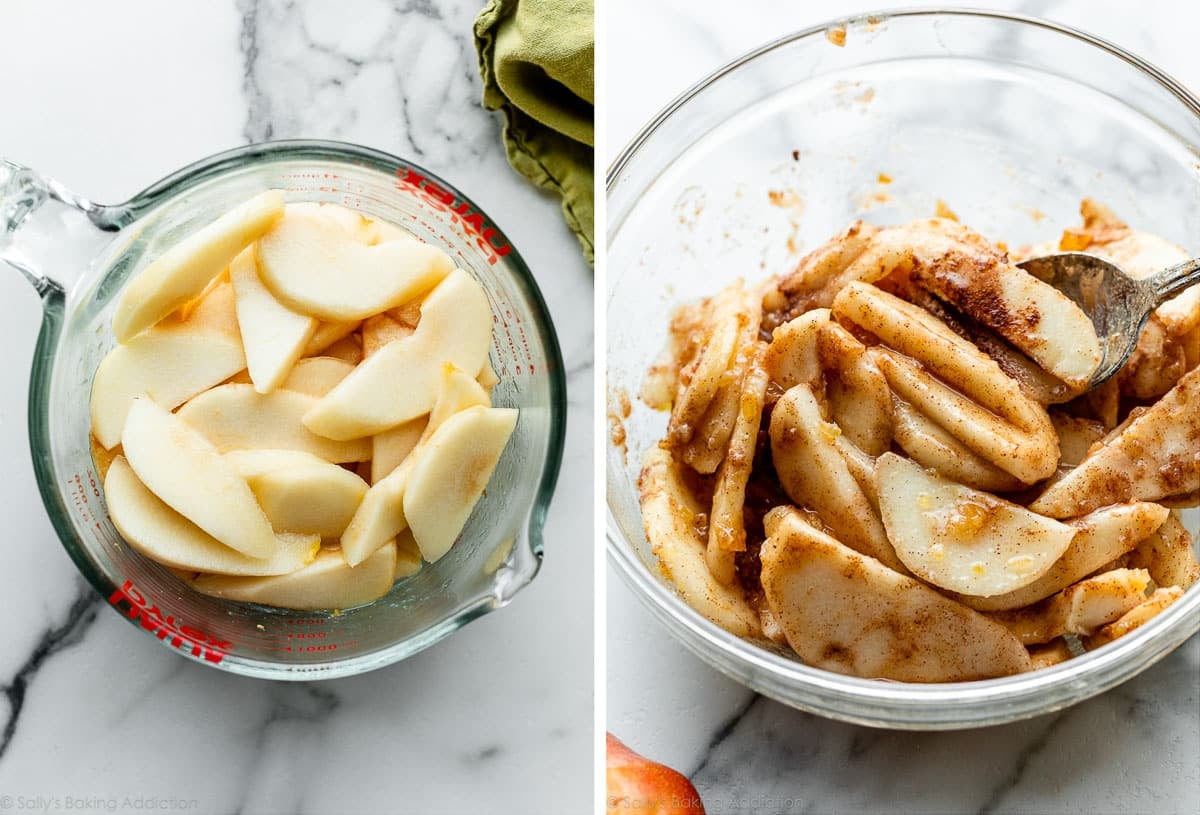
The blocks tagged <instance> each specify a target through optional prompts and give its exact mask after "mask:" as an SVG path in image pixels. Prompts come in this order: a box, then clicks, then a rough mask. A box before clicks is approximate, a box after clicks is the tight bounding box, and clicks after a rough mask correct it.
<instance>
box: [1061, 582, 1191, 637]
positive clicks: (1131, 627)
mask: <svg viewBox="0 0 1200 815" xmlns="http://www.w3.org/2000/svg"><path fill="white" fill-rule="evenodd" d="M1180 597H1183V589H1181V588H1180V587H1179V586H1168V587H1166V588H1162V589H1155V591H1154V593H1153V594H1151V595H1150V596H1149V597H1147V598H1146V599H1145V600H1143V601H1142V602H1140V603H1138V604H1137V605H1136V606H1134V607H1133V608H1131V609H1130V610H1129V611H1127V612H1125V613H1124V614H1122V615H1121V616H1120V617H1119V618H1118V619H1117V621H1116V622H1111V623H1109V624H1108V625H1106V626H1103V627H1101V628H1100V630H1099V631H1097V632H1096V633H1095V634H1093V635H1092V636H1090V637H1088V638H1087V639H1085V640H1084V642H1083V644H1084V647H1085V648H1087V649H1088V650H1089V651H1092V650H1094V649H1096V648H1099V647H1100V646H1101V645H1108V644H1109V643H1110V642H1112V641H1113V640H1117V639H1120V638H1121V637H1123V636H1125V635H1126V634H1128V633H1130V632H1131V631H1136V630H1137V629H1139V628H1141V627H1142V626H1143V625H1145V624H1146V623H1148V622H1150V621H1151V620H1153V619H1154V618H1155V617H1157V616H1158V615H1159V614H1161V613H1163V612H1164V611H1166V610H1167V609H1168V608H1170V607H1171V604H1172V603H1174V602H1175V601H1176V600H1178V599H1179V598H1180Z"/></svg>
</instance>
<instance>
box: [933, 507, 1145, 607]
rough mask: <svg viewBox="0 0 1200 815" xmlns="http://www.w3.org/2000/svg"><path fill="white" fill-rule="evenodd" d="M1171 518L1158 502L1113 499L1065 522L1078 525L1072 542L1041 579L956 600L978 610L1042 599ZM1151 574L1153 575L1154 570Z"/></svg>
mask: <svg viewBox="0 0 1200 815" xmlns="http://www.w3.org/2000/svg"><path fill="white" fill-rule="evenodd" d="M1167 517H1168V512H1167V509H1166V508H1165V507H1162V506H1159V505H1158V504H1147V503H1136V504H1115V505H1113V506H1110V507H1104V508H1103V509H1098V510H1096V511H1095V512H1093V513H1091V514H1090V515H1085V516H1083V517H1082V518H1075V519H1073V520H1070V521H1067V525H1068V526H1071V527H1073V528H1074V529H1075V530H1076V533H1075V537H1074V538H1073V539H1072V540H1071V545H1070V546H1068V547H1067V550H1066V551H1065V552H1063V554H1062V557H1060V558H1059V559H1058V560H1056V561H1055V562H1054V565H1053V566H1051V567H1050V568H1049V569H1048V570H1047V571H1046V573H1045V574H1043V575H1042V576H1041V577H1039V578H1038V579H1037V580H1035V581H1033V582H1032V583H1029V584H1027V585H1025V586H1022V587H1021V588H1019V589H1016V590H1015V591H1010V592H1006V593H1004V594H996V595H993V596H991V597H975V596H970V595H966V594H956V595H953V596H954V599H956V600H958V601H959V602H961V603H963V604H965V605H968V606H970V607H971V608H973V609H975V610H976V611H1007V610H1009V609H1014V608H1022V607H1024V606H1028V605H1030V604H1032V603H1036V602H1037V601H1039V600H1044V599H1045V598H1047V597H1049V596H1050V595H1052V594H1054V593H1055V592H1058V591H1062V590H1063V589H1065V588H1066V587H1067V586H1069V585H1071V584H1072V583H1074V582H1076V581H1078V580H1082V579H1083V578H1085V577H1087V576H1088V575H1089V574H1092V573H1093V572H1096V571H1098V570H1099V569H1101V568H1103V567H1104V565H1105V564H1107V563H1111V562H1113V561H1114V560H1116V559H1117V558H1119V557H1121V555H1123V554H1125V553H1126V552H1129V551H1130V550H1133V549H1134V548H1135V547H1138V542H1139V541H1146V542H1149V540H1150V539H1151V538H1153V537H1154V535H1153V533H1154V530H1155V529H1158V528H1159V527H1160V526H1162V525H1163V522H1164V521H1165V520H1166V519H1167ZM1139 548H1140V547H1139ZM1130 565H1131V566H1134V567H1141V566H1142V565H1143V564H1141V563H1132V562H1131V563H1130ZM1150 576H1151V577H1153V576H1154V572H1153V571H1151V572H1150ZM1160 582H1161V581H1160Z"/></svg>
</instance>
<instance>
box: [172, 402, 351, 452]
mask: <svg viewBox="0 0 1200 815" xmlns="http://www.w3.org/2000/svg"><path fill="white" fill-rule="evenodd" d="M316 402H317V400H316V399H314V398H313V397H311V396H305V395H304V394H303V393H298V392H296V391H291V390H284V389H280V390H277V391H274V392H272V393H266V394H263V393H258V392H257V391H255V390H254V387H253V386H252V385H221V386H219V387H216V388H213V389H211V390H208V391H205V392H204V393H202V394H200V395H199V396H197V397H195V398H194V399H192V400H191V401H190V402H188V403H187V404H186V405H184V406H183V407H181V408H180V409H179V412H178V415H179V418H180V419H182V420H183V421H185V422H187V423H188V425H189V426H191V427H193V428H195V429H196V431H197V432H198V433H200V435H202V436H204V437H205V438H206V439H208V440H209V441H210V442H212V443H213V444H214V445H215V446H216V448H217V450H218V451H220V452H221V453H228V452H229V451H230V450H301V451H303V452H305V453H311V454H312V455H314V456H317V457H319V458H323V459H325V460H326V461H332V462H334V463H339V464H340V463H341V462H345V461H366V460H367V459H368V458H370V456H371V440H370V439H352V440H350V441H334V440H333V439H327V438H322V437H321V436H318V435H316V434H315V433H313V432H312V431H310V430H309V429H308V428H306V427H305V426H304V424H303V423H302V422H301V417H303V416H304V414H305V413H307V412H308V411H309V410H311V409H312V407H313V405H315V404H316Z"/></svg>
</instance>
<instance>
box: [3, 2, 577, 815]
mask: <svg viewBox="0 0 1200 815" xmlns="http://www.w3.org/2000/svg"><path fill="white" fill-rule="evenodd" d="M480 5H481V3H480V2H478V0H445V1H444V2H443V0H426V2H414V3H391V2H385V1H384V0H355V1H354V2H349V1H348V0H346V1H345V2H338V3H336V4H333V3H325V2H318V0H307V1H303V0H302V1H301V2H284V0H238V2H236V3H235V2H234V0H221V2H205V1H203V0H189V1H188V2H171V3H161V2H156V0H138V1H137V2H134V1H133V0H115V1H114V2H107V3H103V4H97V3H73V2H45V3H15V2H14V3H3V4H0V41H2V45H0V75H3V76H4V77H5V78H6V88H5V92H4V96H3V100H2V102H0V104H2V105H3V113H2V114H0V155H3V156H6V157H9V158H11V159H13V160H17V161H20V162H23V163H25V164H28V165H30V166H33V167H35V168H37V169H38V170H41V171H42V172H44V173H47V174H49V175H52V176H54V177H56V178H58V179H59V180H61V181H62V182H64V183H66V184H67V185H69V186H71V187H72V188H74V189H77V190H79V191H80V192H82V193H84V194H86V195H89V196H90V197H92V198H94V199H97V200H101V201H108V200H114V201H115V200H122V199H123V198H124V197H126V196H128V195H129V194H131V193H133V192H135V191H137V190H138V189H140V188H141V187H143V186H144V185H146V184H147V183H149V182H151V181H154V180H156V179H157V178H159V177H160V176H162V175H163V174H165V173H167V172H169V171H171V170H174V169H176V168H178V167H180V166H182V165H184V164H185V163H187V162H189V161H192V160H193V159H196V158H199V157H202V156H205V155H208V154H210V153H213V152H215V151H218V150H222V149H225V148H229V147H233V146H236V145H238V144H241V143H244V142H246V141H250V140H259V139H264V138H272V137H274V138H286V137H302V136H308V137H316V138H322V137H324V138H336V139H344V140H348V141H355V142H359V143H362V144H366V145H369V146H372V147H377V148H379V149H382V150H386V151H391V152H395V153H397V154H399V155H402V156H407V157H409V158H411V159H412V160H414V161H416V162H417V163H420V164H422V165H424V166H426V167H428V168H430V169H432V170H434V171H435V172H437V173H439V174H441V175H443V176H444V177H445V178H447V179H449V180H451V181H452V182H453V183H455V184H456V185H458V186H459V187H461V188H462V189H464V190H467V191H469V193H470V194H471V195H472V197H474V199H475V201H476V202H477V203H478V204H479V205H480V206H481V207H482V208H483V209H484V210H485V211H486V212H488V213H491V214H493V215H495V216H496V217H497V220H498V222H499V224H500V225H501V226H502V228H503V229H504V230H505V231H506V233H507V234H508V236H509V237H510V238H511V239H512V241H513V243H514V245H515V246H516V247H517V248H518V249H519V250H520V252H521V253H522V254H523V256H524V257H525V259H526V261H527V262H528V264H529V265H530V267H532V268H533V270H534V272H535V274H536V275H537V276H538V279H539V282H540V285H541V287H542V291H543V293H544V294H545V296H546V299H547V301H548V302H549V305H550V309H551V312H552V313H553V315H554V319H555V322H556V324H557V326H558V330H559V337H560V340H561V343H562V347H563V353H564V356H565V358H566V365H567V368H568V373H569V398H570V405H571V413H570V421H569V423H568V436H567V447H566V454H565V458H564V462H563V469H562V475H561V477H560V481H559V485H560V486H559V489H558V492H557V495H556V497H555V500H554V504H553V507H552V510H551V514H550V520H549V524H548V526H547V529H546V538H547V552H546V558H545V563H544V566H543V569H542V572H541V574H540V575H539V577H538V578H537V580H536V581H535V582H534V584H533V585H532V586H531V587H530V588H529V589H527V590H526V591H525V592H523V593H522V594H521V595H520V596H519V597H518V598H517V599H516V600H515V601H514V603H513V604H512V605H511V606H510V607H508V608H506V609H504V610H502V611H501V612H498V613H495V614H491V615H488V616H487V617H485V618H483V619H481V620H479V621H477V622H475V623H472V624H471V625H469V626H468V627H467V628H465V629H464V630H463V631H461V632H459V633H458V634H456V635H455V636H453V637H451V638H450V639H449V640H447V641H445V642H443V643H441V644H440V645H438V646H436V647H434V648H432V649H430V650H428V651H426V652H424V653H422V654H420V655H418V656H416V657H414V658H412V659H410V660H408V661H406V662H404V663H401V664H399V665H395V666H392V667H390V668H385V669H383V670H379V671H376V672H374V673H371V674H368V675H365V676H360V677H356V678H351V679H345V680H336V681H330V682H321V683H310V684H284V683H271V682H265V681H255V680H248V679H242V678H239V677H235V676H231V675H228V674H225V673H223V672H220V671H217V670H212V669H210V668H207V667H204V666H201V665H198V664H195V663H191V662H186V661H185V660H183V659H181V658H179V657H177V656H175V655H174V654H172V653H170V652H169V651H168V650H167V649H165V648H163V647H162V646H161V645H159V644H157V643H156V642H154V641H153V640H152V639H151V638H149V637H146V636H143V635H140V634H139V633H138V632H137V631H136V630H134V629H133V628H131V627H130V626H129V625H128V624H127V623H126V622H123V621H122V620H121V619H120V618H119V617H118V615H116V614H114V613H113V612H112V611H110V610H108V609H106V608H104V607H103V604H102V603H101V602H100V600H99V598H98V597H96V596H95V595H94V593H93V592H92V590H91V589H90V588H89V587H87V586H86V585H85V584H84V583H83V581H82V580H81V579H80V578H79V577H78V576H77V573H76V570H75V568H74V566H73V565H72V564H71V562H70V560H69V559H68V558H67V556H66V554H65V553H64V551H63V549H62V547H61V546H60V545H59V543H58V541H57V539H56V537H55V535H54V533H53V531H52V529H51V527H50V524H49V522H48V521H47V520H46V518H45V515H44V513H43V510H42V506H41V503H40V501H39V499H38V495H37V490H36V486H35V483H34V476H33V470H32V467H31V464H30V458H29V450H28V440H27V435H26V425H25V391H26V387H27V385H28V376H29V374H28V371H29V365H30V359H31V356H32V353H33V347H34V341H35V338H36V335H37V328H38V323H39V316H38V301H37V298H36V297H35V295H34V292H33V291H32V290H31V289H30V288H29V287H28V285H26V284H25V283H24V282H22V281H20V280H19V279H18V277H17V275H16V274H13V273H12V272H11V271H10V270H6V271H5V272H4V273H3V274H0V304H2V305H0V308H2V309H3V315H4V324H5V326H6V328H5V329H4V331H3V335H4V338H5V341H4V343H3V345H2V346H0V370H3V371H4V373H5V376H6V378H7V381H6V384H5V387H4V388H3V389H2V391H0V465H2V466H3V472H4V473H5V477H4V489H3V490H0V517H3V518H4V525H5V528H6V530H7V535H6V536H5V542H4V547H3V548H4V555H3V568H2V569H0V594H2V595H3V596H4V598H5V608H6V615H5V621H4V625H3V627H2V629H0V630H2V632H3V633H2V634H0V643H2V644H3V647H2V648H0V692H2V694H3V696H2V698H0V722H2V723H3V725H2V729H0V813H6V812H18V811H35V810H36V811H39V812H43V811H49V812H56V811H76V812H78V811H84V812H121V811H138V810H139V809H140V810H141V811H152V812H153V811H188V812H203V813H232V812H241V813H269V812H278V813H346V812H356V813H369V812H378V813H395V812H411V813H422V814H424V813H465V812H470V813H483V812H495V813H511V812H529V813H566V812H584V811H587V810H588V809H589V808H590V801H591V792H592V788H591V783H592V772H591V758H592V740H591V735H592V724H591V723H592V701H593V693H592V634H591V632H592V624H591V618H590V614H589V610H590V608H591V604H592V596H593V589H592V585H593V579H592V578H593V570H592V549H591V546H590V540H591V518H592V502H591V498H592V493H591V488H590V486H591V475H592V455H591V438H592V434H591V427H592V421H591V415H592V397H591V394H592V373H591V370H592V333H591V326H592V274H591V271H590V270H589V269H588V267H587V266H586V264H585V263H584V262H583V260H582V258H581V257H580V253H579V249H578V246H577V244H576V241H575V239H574V237H573V236H571V235H570V233H569V232H568V231H567V230H566V228H565V227H564V226H563V223H562V218H561V216H560V213H559V208H558V203H557V202H556V201H554V200H552V199H550V198H549V197H547V196H545V195H542V194H540V193H539V192H537V191H536V190H534V189H533V188H532V187H531V186H530V185H529V184H527V183H526V182H525V181H524V180H523V179H521V178H520V177H518V176H517V175H516V174H515V173H513V172H512V171H511V169H510V168H509V167H508V165H507V163H506V162H505V159H504V155H503V150H502V147H501V144H500V139H499V123H498V121H497V120H496V119H495V118H494V117H493V116H492V115H491V114H488V113H486V112H484V111H483V110H482V109H481V108H480V107H479V105H478V98H479V95H480V86H479V79H478V74H477V68H476V57H475V52H474V48H473V45H472V42H471V39H470V30H471V23H472V21H473V18H474V15H475V14H476V12H477V11H478V8H479V6H480ZM551 609H553V610H554V613H550V610H551ZM39 799H40V800H39ZM56 799H57V800H56ZM68 799H69V800H68ZM148 799H149V800H148ZM139 801H140V802H141V806H140V807H139V806H138V805H139Z"/></svg>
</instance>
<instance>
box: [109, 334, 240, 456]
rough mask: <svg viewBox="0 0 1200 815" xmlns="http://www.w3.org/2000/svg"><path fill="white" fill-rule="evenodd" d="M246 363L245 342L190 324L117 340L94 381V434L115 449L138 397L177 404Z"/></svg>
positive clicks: (235, 371) (168, 406) (166, 405)
mask: <svg viewBox="0 0 1200 815" xmlns="http://www.w3.org/2000/svg"><path fill="white" fill-rule="evenodd" d="M245 367H246V357H245V355H244V354H243V353H242V346H241V343H239V342H238V341H237V339H236V338H230V337H228V336H226V335H224V334H222V333H218V332H214V331H209V330H206V329H200V330H197V329H195V328H194V327H193V326H191V325H190V324H188V323H180V324H178V325H171V326H166V325H163V326H156V327H155V328H152V329H150V330H149V331H146V332H144V333H142V334H139V335H138V336H136V337H134V338H133V339H132V340H130V341H129V342H128V343H127V344H125V345H118V346H116V347H115V348H113V349H112V350H111V351H109V352H108V355H107V356H105V357H104V359H103V360H102V361H101V362H100V365H99V367H98V368H96V377H95V379H93V380H92V394H91V416H92V433H93V434H94V435H95V436H96V439H97V440H98V441H99V442H100V443H101V444H102V445H104V447H105V448H107V449H111V448H112V447H114V446H115V445H116V444H118V443H119V442H120V441H121V430H122V428H124V426H125V416H126V414H127V413H128V412H129V406H130V405H131V404H132V403H133V399H134V397H136V396H142V395H146V396H149V397H150V398H151V399H153V400H154V401H155V402H157V403H158V404H160V405H162V406H163V407H165V408H167V409H168V410H171V409H174V408H176V407H178V406H179V405H181V404H183V403H184V402H186V401H187V400H188V399H190V398H192V397H193V396H195V395H196V394H198V393H200V392H201V391H203V390H206V389H207V388H211V387H212V386H213V385H216V384H218V383H220V382H222V381H224V380H225V379H227V378H229V377H230V376H232V375H234V374H236V373H237V372H238V371H240V370H242V369H243V368H245Z"/></svg>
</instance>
